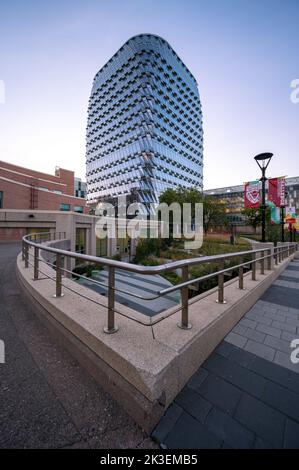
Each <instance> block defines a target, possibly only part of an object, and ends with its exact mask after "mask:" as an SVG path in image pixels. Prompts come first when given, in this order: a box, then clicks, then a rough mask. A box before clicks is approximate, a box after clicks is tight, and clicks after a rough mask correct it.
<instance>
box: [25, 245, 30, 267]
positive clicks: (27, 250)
mask: <svg viewBox="0 0 299 470" xmlns="http://www.w3.org/2000/svg"><path fill="white" fill-rule="evenodd" d="M28 257H29V245H28V243H26V244H25V268H28V267H29V263H28Z"/></svg>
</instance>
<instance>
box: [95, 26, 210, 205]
mask: <svg viewBox="0 0 299 470" xmlns="http://www.w3.org/2000/svg"><path fill="white" fill-rule="evenodd" d="M202 159H203V133H202V113H201V104H200V99H199V93H198V89H197V84H196V81H195V78H194V77H193V75H192V74H191V73H190V71H189V70H188V69H187V67H186V66H185V65H184V64H183V62H182V61H181V60H180V59H179V57H178V56H177V54H176V53H175V52H174V50H173V49H172V48H171V47H170V45H169V44H168V43H167V42H166V41H165V40H163V39H162V38H160V37H158V36H153V35H146V34H144V35H139V36H135V37H133V38H131V39H130V40H128V41H127V42H126V43H125V44H124V46H123V47H122V48H121V49H120V50H119V51H118V52H117V53H116V54H115V55H114V56H113V57H112V58H111V59H110V61H109V62H108V63H107V64H106V65H105V66H104V67H103V68H102V69H101V70H100V71H99V72H98V73H97V74H96V76H95V79H94V83H93V87H92V93H91V97H90V101H89V107H88V123H87V146H86V180H87V202H88V203H90V204H96V203H97V202H98V201H101V200H105V199H110V198H111V197H117V196H118V195H121V194H127V195H131V196H132V195H133V197H134V200H136V201H138V202H143V203H151V202H154V203H155V202H157V201H158V197H159V194H160V193H161V192H163V191H164V190H165V189H166V188H169V187H173V188H175V187H178V186H183V187H196V188H198V189H202Z"/></svg>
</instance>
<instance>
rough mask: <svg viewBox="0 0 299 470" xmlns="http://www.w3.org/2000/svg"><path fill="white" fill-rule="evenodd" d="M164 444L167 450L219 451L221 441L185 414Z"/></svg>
mask: <svg viewBox="0 0 299 470" xmlns="http://www.w3.org/2000/svg"><path fill="white" fill-rule="evenodd" d="M163 444H164V445H165V448H167V449H219V448H220V447H221V444H222V442H221V439H219V438H218V437H217V436H215V435H214V434H213V433H211V432H210V431H209V430H208V429H207V427H206V426H204V425H203V424H201V423H199V422H198V421H197V420H196V419H194V418H193V417H192V416H190V415H189V414H188V413H185V412H184V413H183V414H182V415H181V416H180V418H179V419H178V421H177V422H176V424H175V426H174V428H173V429H172V431H171V432H170V433H169V434H168V436H167V437H166V439H165V440H164V442H163Z"/></svg>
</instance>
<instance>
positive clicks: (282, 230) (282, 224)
mask: <svg viewBox="0 0 299 470" xmlns="http://www.w3.org/2000/svg"><path fill="white" fill-rule="evenodd" d="M287 196H288V193H287V192H286V191H285V193H284V203H283V205H282V206H280V223H281V241H282V242H284V210H285V207H286V204H285V203H286V197H287Z"/></svg>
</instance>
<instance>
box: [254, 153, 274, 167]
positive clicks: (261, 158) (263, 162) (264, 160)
mask: <svg viewBox="0 0 299 470" xmlns="http://www.w3.org/2000/svg"><path fill="white" fill-rule="evenodd" d="M272 157H273V153H268V152H266V153H259V154H258V155H256V156H255V157H254V159H255V161H256V163H257V164H258V166H259V167H260V169H261V170H266V168H267V167H268V165H269V163H270V160H271V158H272Z"/></svg>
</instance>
